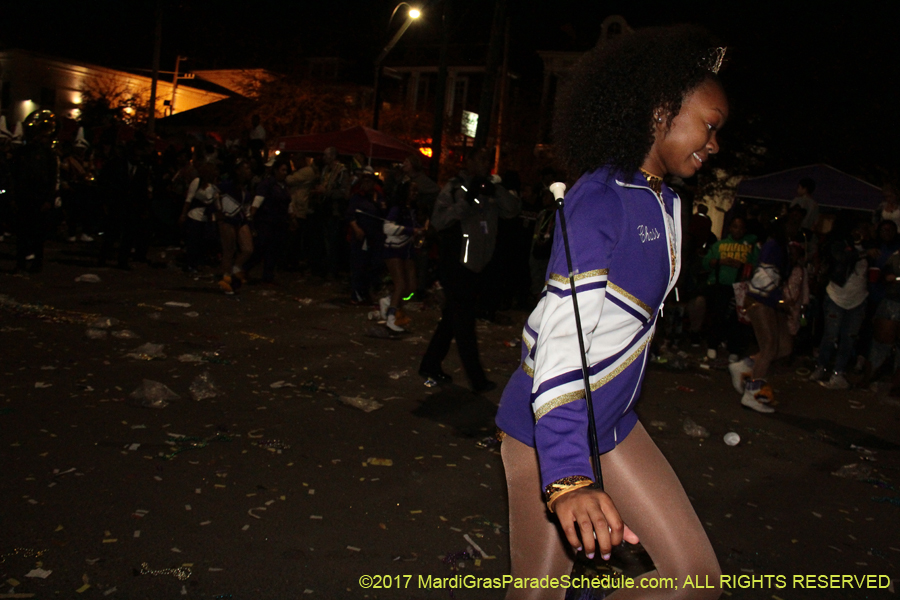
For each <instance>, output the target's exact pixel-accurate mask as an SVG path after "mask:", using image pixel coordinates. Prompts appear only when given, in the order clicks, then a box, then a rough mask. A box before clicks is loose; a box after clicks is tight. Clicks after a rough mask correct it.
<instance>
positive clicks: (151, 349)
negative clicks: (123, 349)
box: [125, 342, 166, 360]
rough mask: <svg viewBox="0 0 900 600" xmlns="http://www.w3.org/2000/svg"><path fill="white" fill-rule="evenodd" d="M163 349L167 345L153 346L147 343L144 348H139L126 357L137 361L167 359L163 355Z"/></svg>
mask: <svg viewBox="0 0 900 600" xmlns="http://www.w3.org/2000/svg"><path fill="white" fill-rule="evenodd" d="M163 348H165V344H153V343H150V342H147V343H146V344H144V345H142V346H138V347H137V348H135V349H134V350H132V351H131V352H129V353H128V354H126V355H125V357H126V358H134V359H137V360H156V359H163V358H165V357H166V355H165V354H163Z"/></svg>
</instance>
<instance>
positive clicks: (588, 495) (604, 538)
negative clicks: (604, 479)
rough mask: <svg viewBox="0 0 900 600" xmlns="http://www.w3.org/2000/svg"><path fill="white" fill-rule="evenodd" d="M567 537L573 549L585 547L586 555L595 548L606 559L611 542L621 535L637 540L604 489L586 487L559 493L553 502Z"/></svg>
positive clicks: (613, 544)
mask: <svg viewBox="0 0 900 600" xmlns="http://www.w3.org/2000/svg"><path fill="white" fill-rule="evenodd" d="M553 512H555V513H556V516H557V517H558V518H559V523H560V525H562V528H563V532H564V533H565V534H566V539H567V540H568V542H569V543H570V544H571V545H572V549H573V550H575V552H578V551H580V550H581V549H582V548H583V549H584V553H585V554H586V555H587V557H588V558H594V553H595V551H596V550H599V551H600V556H601V558H603V560H609V557H610V554H611V552H612V547H613V546H618V545H619V544H621V543H622V540H623V539H624V540H625V541H626V542H628V543H630V544H637V543H638V542H639V541H640V540H639V539H638V536H637V535H635V533H634V532H633V531H631V529H629V528H628V527H627V526H626V525H625V523H623V522H622V518H621V517H619V511H617V510H616V506H615V504H613V501H612V498H610V497H609V495H608V494H607V493H606V492H601V491H600V490H597V489H593V488H589V487H585V488H581V489H578V490H575V491H573V492H569V493H568V494H563V495H562V496H560V497H559V498H558V499H557V500H556V502H554V504H553Z"/></svg>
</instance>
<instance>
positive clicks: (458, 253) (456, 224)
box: [419, 149, 521, 392]
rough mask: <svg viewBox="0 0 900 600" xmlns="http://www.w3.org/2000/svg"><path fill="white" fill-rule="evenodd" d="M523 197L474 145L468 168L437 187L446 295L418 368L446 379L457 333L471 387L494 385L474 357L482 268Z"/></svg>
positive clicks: (435, 218) (484, 388)
mask: <svg viewBox="0 0 900 600" xmlns="http://www.w3.org/2000/svg"><path fill="white" fill-rule="evenodd" d="M520 208H521V201H520V200H519V199H518V198H516V197H515V196H513V195H512V194H510V193H509V192H508V191H506V189H505V188H504V187H503V186H501V185H498V184H495V183H493V181H492V179H491V178H490V157H489V155H488V153H487V152H486V151H485V150H484V149H478V150H472V151H470V153H469V155H468V156H467V157H466V168H465V170H463V171H461V172H460V174H459V176H458V177H455V178H454V179H452V180H450V182H448V183H447V185H445V186H444V189H442V190H441V193H440V195H439V196H438V199H437V201H436V202H435V205H434V212H433V214H432V216H431V224H432V225H434V228H435V229H437V231H438V232H439V235H440V240H441V242H440V252H441V258H440V282H441V285H442V286H443V288H444V293H445V295H446V303H445V305H444V307H443V309H442V311H441V321H440V323H438V327H437V329H436V330H435V332H434V335H433V336H432V337H431V342H430V343H429V344H428V349H427V350H426V351H425V356H424V357H423V358H422V363H421V365H420V366H419V374H420V375H421V376H422V377H425V378H426V379H432V380H435V381H437V382H438V383H443V382H448V381H450V376H449V375H447V374H446V373H444V371H443V370H442V369H441V363H442V362H443V360H444V358H445V357H446V356H447V353H448V352H449V351H450V342H452V341H453V339H454V338H455V339H456V346H457V348H458V349H459V357H460V360H461V361H462V364H463V368H464V369H465V371H466V375H467V376H468V377H469V382H470V383H471V386H472V390H473V391H475V392H486V391H489V390H492V389H494V388H495V387H496V384H495V383H493V382H492V381H489V380H488V378H487V376H485V374H484V369H483V368H482V366H481V359H480V358H479V357H478V340H477V338H476V336H475V312H476V308H477V306H478V297H479V295H480V294H481V293H482V292H483V291H484V287H485V281H484V277H483V270H484V268H485V266H487V264H488V262H490V260H491V257H492V256H493V254H494V244H495V242H496V239H497V221H498V219H499V218H504V219H510V218H512V217H514V216H516V214H518V212H519V210H520Z"/></svg>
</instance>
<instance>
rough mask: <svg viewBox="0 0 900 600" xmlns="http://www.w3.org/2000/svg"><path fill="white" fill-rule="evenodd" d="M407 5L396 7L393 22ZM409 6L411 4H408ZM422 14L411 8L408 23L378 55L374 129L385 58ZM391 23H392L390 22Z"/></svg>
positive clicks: (376, 125) (376, 123)
mask: <svg viewBox="0 0 900 600" xmlns="http://www.w3.org/2000/svg"><path fill="white" fill-rule="evenodd" d="M404 4H406V2H401V3H400V4H398V5H397V6H395V7H394V12H393V13H392V14H391V20H393V18H394V14H396V13H397V9H398V8H400V7H401V6H403V5H404ZM406 5H407V6H409V4H406ZM421 14H422V13H421V12H419V11H418V10H417V9H415V8H412V7H410V9H409V15H408V16H407V17H406V21H404V22H403V25H401V26H400V29H398V30H397V33H395V34H394V37H392V38H391V41H389V42H388V43H387V45H386V46H385V47H384V48H383V49H382V50H381V54H379V55H378V58H376V59H375V85H374V86H373V87H374V88H375V89H374V94H373V95H374V102H373V104H374V106H373V107H372V129H378V117H379V116H380V113H381V85H380V83H381V69H382V63H383V62H384V59H385V57H386V56H387V55H388V52H390V51H391V49H393V47H394V46H395V45H397V42H399V41H400V38H401V37H403V34H404V33H406V30H407V29H409V26H410V25H412V22H413V21H415V20H416V19H418V18H419V17H420V16H421ZM389 23H390V21H389Z"/></svg>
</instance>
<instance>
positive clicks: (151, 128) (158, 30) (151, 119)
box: [147, 0, 163, 135]
mask: <svg viewBox="0 0 900 600" xmlns="http://www.w3.org/2000/svg"><path fill="white" fill-rule="evenodd" d="M162 14H163V13H162V0H156V27H155V28H154V30H153V79H152V80H151V82H150V110H149V114H148V115H147V131H148V132H149V133H150V135H155V133H156V84H157V82H158V81H159V47H160V46H161V45H162Z"/></svg>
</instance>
